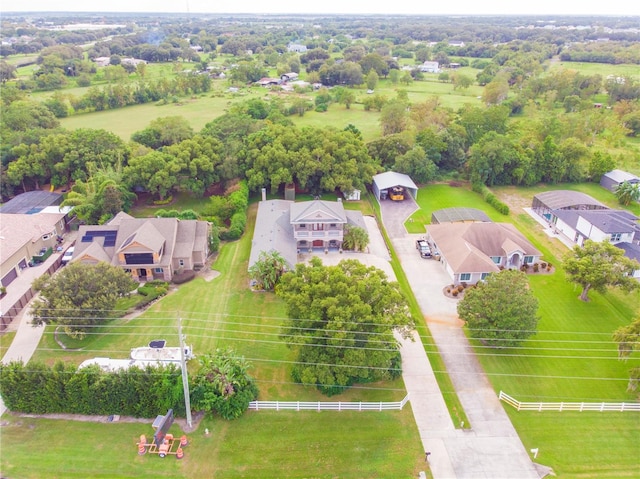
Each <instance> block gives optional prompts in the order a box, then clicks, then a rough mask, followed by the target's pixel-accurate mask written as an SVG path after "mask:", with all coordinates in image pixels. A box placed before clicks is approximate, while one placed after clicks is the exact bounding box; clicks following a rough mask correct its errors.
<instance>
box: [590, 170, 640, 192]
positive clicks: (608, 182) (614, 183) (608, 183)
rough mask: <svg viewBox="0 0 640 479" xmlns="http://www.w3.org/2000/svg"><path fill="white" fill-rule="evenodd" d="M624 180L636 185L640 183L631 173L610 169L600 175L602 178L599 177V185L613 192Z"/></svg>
mask: <svg viewBox="0 0 640 479" xmlns="http://www.w3.org/2000/svg"><path fill="white" fill-rule="evenodd" d="M625 181H626V182H628V183H631V184H632V185H637V184H638V183H640V178H638V177H637V176H636V175H632V174H631V173H627V172H626V171H622V170H611V171H609V172H607V173H605V174H604V175H602V178H600V186H602V187H604V188H606V189H608V190H609V191H612V192H615V191H616V189H617V188H618V186H620V185H621V184H622V183H624V182H625Z"/></svg>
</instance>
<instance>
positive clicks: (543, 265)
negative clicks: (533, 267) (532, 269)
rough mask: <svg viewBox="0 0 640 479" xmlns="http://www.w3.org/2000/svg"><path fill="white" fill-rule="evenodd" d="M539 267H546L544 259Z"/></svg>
mask: <svg viewBox="0 0 640 479" xmlns="http://www.w3.org/2000/svg"><path fill="white" fill-rule="evenodd" d="M540 267H541V268H542V269H546V268H547V263H545V262H544V261H543V262H542V263H540Z"/></svg>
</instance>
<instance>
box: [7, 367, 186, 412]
mask: <svg viewBox="0 0 640 479" xmlns="http://www.w3.org/2000/svg"><path fill="white" fill-rule="evenodd" d="M0 394H2V399H3V400H4V403H5V405H6V406H7V408H8V409H9V410H11V411H16V412H23V413H28V414H53V413H65V414H91V415H110V414H120V415H124V416H134V417H149V418H152V417H156V416H157V415H158V414H164V413H165V412H166V411H167V410H168V409H173V410H174V412H176V414H184V412H185V410H184V394H183V389H182V378H181V375H180V370H179V369H178V368H177V367H176V366H174V365H168V366H164V367H157V368H154V367H147V368H145V369H140V368H137V367H133V368H131V369H128V370H123V371H118V372H116V373H107V372H104V371H102V370H101V369H100V368H99V367H98V366H90V367H86V368H80V369H77V368H76V366H74V365H71V364H66V363H63V362H61V361H60V362H57V363H56V364H55V365H54V366H53V367H50V366H47V365H45V364H43V363H33V362H30V363H29V364H28V365H23V364H22V362H12V363H9V364H8V365H0Z"/></svg>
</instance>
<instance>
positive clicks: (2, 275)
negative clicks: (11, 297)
mask: <svg viewBox="0 0 640 479" xmlns="http://www.w3.org/2000/svg"><path fill="white" fill-rule="evenodd" d="M54 208H56V207H54ZM66 217H67V213H65V212H58V213H53V212H52V213H34V214H6V213H0V283H1V284H2V286H4V287H7V286H8V285H9V284H11V283H12V282H13V280H15V279H16V278H17V277H18V276H19V275H20V273H21V272H22V270H24V269H25V268H27V267H29V263H31V262H32V261H33V258H34V257H37V256H42V251H43V250H45V251H48V250H49V249H55V247H56V245H57V238H58V235H62V234H63V233H64V232H65V229H66ZM49 254H50V252H49ZM36 259H37V258H36Z"/></svg>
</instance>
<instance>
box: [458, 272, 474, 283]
mask: <svg viewBox="0 0 640 479" xmlns="http://www.w3.org/2000/svg"><path fill="white" fill-rule="evenodd" d="M470 279H471V273H460V281H469V280H470Z"/></svg>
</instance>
